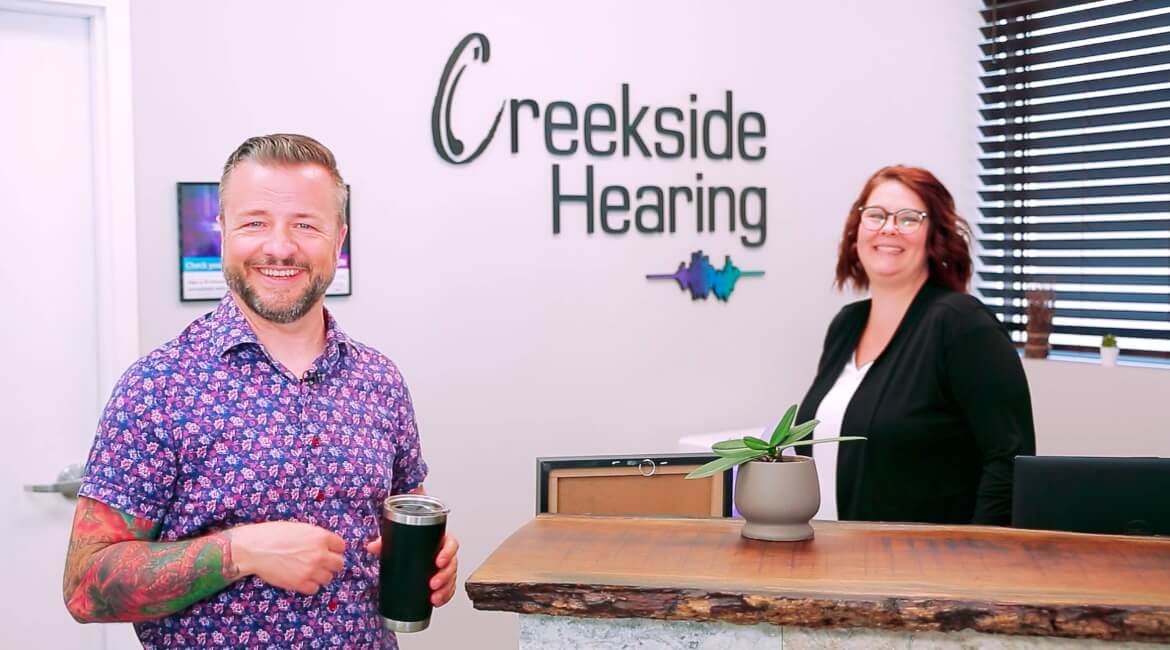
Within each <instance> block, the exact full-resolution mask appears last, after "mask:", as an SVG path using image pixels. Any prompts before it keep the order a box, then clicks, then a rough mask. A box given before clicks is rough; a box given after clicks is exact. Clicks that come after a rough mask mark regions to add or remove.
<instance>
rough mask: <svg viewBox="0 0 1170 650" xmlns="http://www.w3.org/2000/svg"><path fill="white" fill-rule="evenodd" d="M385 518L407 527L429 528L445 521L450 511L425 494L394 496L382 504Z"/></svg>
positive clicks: (440, 502) (441, 503)
mask: <svg viewBox="0 0 1170 650" xmlns="http://www.w3.org/2000/svg"><path fill="white" fill-rule="evenodd" d="M382 506H383V509H384V510H385V512H386V518H387V519H389V520H390V521H393V522H394V523H398V524H406V525H407V526H431V525H434V524H441V523H443V522H445V521H447V513H448V512H451V509H450V508H448V507H447V506H445V505H443V502H442V501H439V500H438V499H436V498H435V497H431V496H426V495H425V494H396V495H394V496H392V497H386V500H385V501H384V502H383V503H382Z"/></svg>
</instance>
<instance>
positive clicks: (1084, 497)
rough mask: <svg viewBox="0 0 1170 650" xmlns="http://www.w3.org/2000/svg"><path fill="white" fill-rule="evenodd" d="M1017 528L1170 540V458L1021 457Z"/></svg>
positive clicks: (1015, 506) (1015, 499)
mask: <svg viewBox="0 0 1170 650" xmlns="http://www.w3.org/2000/svg"><path fill="white" fill-rule="evenodd" d="M1013 485H1014V487H1013V494H1012V526H1013V527H1015V528H1033V529H1042V530H1063V531H1069V532H1076V533H1103V534H1118V535H1170V458H1114V457H1097V456H1019V457H1017V458H1016V462H1015V480H1014V483H1013Z"/></svg>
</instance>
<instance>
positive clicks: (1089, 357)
mask: <svg viewBox="0 0 1170 650" xmlns="http://www.w3.org/2000/svg"><path fill="white" fill-rule="evenodd" d="M1023 354H1024V353H1023V350H1021V351H1020V356H1021V357H1023ZM1028 361H1066V362H1072V363H1084V364H1090V365H1095V366H1100V365H1101V355H1099V354H1096V353H1093V352H1071V351H1068V350H1051V351H1049V353H1048V357H1047V358H1045V359H1028ZM1102 367H1104V366H1102ZM1117 367H1119V368H1156V369H1159V370H1170V359H1153V358H1149V357H1137V356H1127V355H1125V354H1121V355H1119V356H1118V357H1117Z"/></svg>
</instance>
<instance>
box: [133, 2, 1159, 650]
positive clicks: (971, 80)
mask: <svg viewBox="0 0 1170 650" xmlns="http://www.w3.org/2000/svg"><path fill="white" fill-rule="evenodd" d="M132 7H133V16H132V18H133V52H134V76H135V78H134V88H135V110H136V124H135V132H136V137H137V142H138V144H137V151H136V158H137V165H138V178H137V180H138V184H137V188H138V210H139V224H140V233H139V245H140V251H139V269H140V272H141V279H140V286H141V289H140V290H141V304H142V305H143V308H142V314H141V328H142V348H143V350H144V351H145V350H148V349H150V348H152V347H154V346H156V345H158V344H160V343H162V342H163V341H165V340H166V339H168V338H170V337H172V336H174V335H175V333H177V332H178V331H179V330H180V329H181V328H182V327H183V326H184V325H186V324H187V323H188V322H189V321H190V320H192V319H193V318H195V317H197V316H198V315H200V314H202V313H203V312H205V311H207V310H208V309H210V305H208V304H206V303H203V304H180V303H179V300H178V277H177V275H178V269H177V266H178V265H177V259H176V254H177V251H176V248H177V246H176V241H177V227H176V215H175V203H176V201H175V185H174V184H175V182H176V181H194V180H215V179H216V178H217V177H218V175H219V170H220V167H221V165H222V164H223V160H224V159H225V158H226V156H227V154H228V153H229V152H230V151H231V150H232V149H233V148H234V147H235V146H236V145H237V144H238V143H239V142H241V141H242V140H243V139H244V138H246V137H248V136H250V135H255V134H260V133H270V132H276V131H297V132H303V133H307V134H310V135H313V136H315V137H317V138H319V139H321V140H322V141H323V142H325V143H326V144H327V145H329V146H330V147H331V148H332V149H333V150H334V151H335V152H336V154H337V155H338V158H339V161H340V165H341V171H342V173H343V174H344V175H345V177H346V179H347V180H348V181H349V182H350V183H351V184H352V186H353V191H354V198H353V206H352V207H353V243H352V247H353V264H354V292H355V293H354V295H353V296H352V297H349V298H341V299H331V301H330V308H331V309H333V310H334V311H335V312H336V313H337V314H338V316H339V318H340V320H341V323H342V324H343V326H344V327H345V328H346V329H347V330H348V331H349V332H350V333H351V334H353V335H354V336H356V337H357V338H359V339H360V340H363V341H365V342H367V343H369V344H372V345H374V346H376V347H378V348H380V349H382V350H383V351H385V352H386V353H387V354H389V355H390V356H391V357H392V358H394V359H395V360H396V361H397V362H398V364H399V365H400V366H401V368H402V369H403V371H404V373H405V375H406V378H407V380H408V383H409V385H410V387H411V389H412V391H413V394H414V398H415V403H416V407H417V410H418V417H419V423H420V427H421V430H422V435H423V444H424V451H425V453H426V455H427V458H428V459H429V461H430V462H431V465H432V475H431V477H430V478H429V479H428V481H427V485H428V489H429V490H430V491H431V492H432V493H433V494H435V495H438V496H439V497H441V498H443V499H445V500H447V501H449V502H450V504H451V505H452V507H453V515H452V521H451V526H452V530H453V532H455V533H457V534H458V535H459V536H460V537H461V538H462V540H463V544H464V550H463V553H462V567H463V570H462V575H463V576H464V577H466V576H467V575H469V574H470V573H471V571H472V570H473V569H474V568H475V567H476V566H478V565H479V564H480V563H481V562H482V561H483V559H484V558H485V557H486V555H487V554H488V553H489V552H490V551H491V550H492V549H493V548H495V547H496V546H497V545H498V544H499V543H500V542H501V541H502V540H503V539H504V537H506V536H507V535H508V534H509V533H510V532H511V531H513V530H514V529H515V528H516V527H518V526H519V525H521V524H522V523H523V522H525V521H526V520H527V519H529V518H530V517H531V514H532V511H533V508H534V503H533V501H534V485H533V483H534V477H533V474H534V462H533V459H534V458H535V457H536V456H547V455H566V454H590V453H646V452H655V451H670V450H673V449H674V448H675V442H676V439H677V438H678V437H679V436H681V435H685V434H692V433H699V432H704V431H713V430H723V429H732V428H736V427H743V426H750V425H755V424H757V423H761V422H766V421H769V420H771V419H774V418H776V417H778V415H779V414H780V413H781V412H782V411H783V409H784V408H785V407H786V406H787V405H788V404H789V403H792V402H795V401H797V400H799V399H800V398H801V397H802V396H803V393H804V391H805V389H806V388H807V386H808V384H809V383H810V381H811V379H812V373H813V369H814V366H815V363H816V358H817V355H818V354H819V351H820V345H821V341H822V337H823V333H824V328H825V326H826V325H827V323H828V321H829V319H830V317H831V316H832V314H833V313H834V312H835V311H836V310H837V309H838V308H839V306H840V305H841V304H842V303H843V302H845V300H846V299H847V297H845V296H841V295H839V294H836V293H835V292H833V291H832V290H831V288H830V282H831V277H832V271H833V266H834V262H835V256H836V244H837V241H838V237H839V234H840V227H841V223H842V221H843V218H844V213H845V211H846V210H847V209H848V207H849V205H850V203H851V202H852V200H853V198H854V196H855V193H856V192H857V191H858V190H859V188H860V185H861V183H862V182H863V181H864V179H865V178H866V177H867V176H868V175H869V174H870V173H871V172H873V171H874V170H875V169H876V168H878V167H879V166H881V165H883V164H887V163H891V162H904V163H908V164H917V165H923V166H926V167H929V168H931V169H932V170H934V171H935V172H936V173H937V174H938V175H939V176H940V178H942V179H943V181H944V182H945V183H947V184H948V186H949V187H950V188H951V189H952V191H953V192H954V193H955V195H956V196H957V197H958V199H959V202H960V208H961V209H962V210H963V211H964V212H965V213H966V214H968V215H969V216H973V207H974V196H975V183H976V175H975V174H976V168H977V163H976V155H977V153H976V151H977V150H976V146H975V140H976V129H975V121H976V95H975V93H976V92H977V86H978V84H977V81H976V74H977V72H978V65H977V63H976V60H977V58H978V56H979V52H978V49H977V48H976V43H977V41H978V33H977V27H978V24H979V16H978V13H977V8H978V3H977V2H975V0H963V1H961V2H938V1H937V0H904V1H902V2H882V3H878V2H871V1H869V0H856V1H851V2H845V1H840V2H825V3H803V4H802V5H801V6H799V7H797V6H796V5H794V4H793V3H774V2H767V1H764V0H758V1H754V2H743V3H734V4H717V3H710V2H697V1H692V2H673V3H671V2H642V3H628V2H618V1H617V0H606V1H601V2H593V3H587V4H580V3H578V4H571V5H570V4H560V3H555V4H554V3H543V2H535V1H532V2H508V3H477V2H459V3H435V4H434V5H428V6H422V5H420V4H419V3H415V4H408V5H404V4H401V3H372V2H356V1H352V2H334V3H320V2H284V1H281V2H278V1H276V0H268V1H258V0H257V1H253V2H248V3H238V2H229V1H227V0H221V1H215V2H200V3H182V4H180V3H155V2H146V1H143V0H139V1H137V2H135V3H134V4H133V5H132ZM473 31H480V32H483V33H485V34H486V35H487V36H488V37H489V38H490V40H491V45H492V59H491V61H490V63H489V64H488V65H486V66H480V67H478V68H475V69H471V70H469V72H468V74H467V76H466V78H465V79H464V80H463V81H462V85H461V86H460V91H459V92H460V95H459V97H460V99H459V104H458V107H457V108H458V111H459V112H458V113H457V114H456V119H457V121H458V124H459V125H460V126H461V128H464V131H463V132H464V133H466V134H468V135H469V136H470V135H471V134H474V133H476V132H478V131H477V129H480V128H482V122H483V119H484V114H487V113H488V111H491V112H494V110H495V109H494V107H495V106H498V105H499V102H500V101H501V100H502V99H505V98H533V99H536V100H537V101H538V102H540V103H541V105H542V106H543V105H545V104H547V103H548V102H550V101H553V100H558V99H563V100H568V101H571V102H573V103H574V104H576V105H577V106H578V107H579V108H580V107H583V106H584V105H586V104H588V103H590V102H594V101H606V102H608V103H611V104H616V103H618V101H619V94H618V93H619V89H620V84H621V83H623V82H625V83H629V84H630V85H631V88H632V94H633V95H634V100H635V102H636V103H643V102H644V103H649V104H651V105H659V104H662V103H670V104H673V105H676V106H686V105H687V96H688V94H689V93H697V94H698V95H699V97H700V102H699V104H700V106H703V107H704V108H706V107H712V106H714V105H716V104H717V102H718V100H719V99H720V97H721V95H722V92H723V91H724V90H727V89H731V90H733V91H734V93H735V99H736V104H737V109H738V110H755V111H759V112H762V113H763V114H764V115H765V117H766V119H767V128H768V135H767V138H766V144H767V146H768V154H767V157H766V159H765V160H763V161H762V162H759V163H744V162H741V161H735V162H733V163H730V164H729V163H726V162H721V163H715V162H711V161H704V160H699V161H691V160H683V161H661V160H653V161H649V162H647V161H643V160H638V159H621V158H611V159H603V160H591V159H588V158H586V157H584V156H583V155H582V154H578V155H576V156H572V157H569V158H565V159H561V160H559V161H554V160H553V157H552V156H550V155H549V154H547V153H546V152H545V151H544V150H543V148H542V147H538V146H535V145H536V142H535V140H536V138H538V137H539V135H540V133H539V130H538V129H536V128H535V127H530V128H528V129H527V130H524V131H523V132H522V134H521V135H522V141H523V143H524V144H523V148H522V150H521V152H520V153H519V154H516V155H513V154H511V153H510V152H509V151H508V149H507V138H508V136H509V132H508V129H507V125H506V124H505V125H502V126H501V133H499V134H497V137H496V141H495V142H494V143H493V145H492V146H491V147H490V148H489V149H488V151H487V152H486V153H485V154H484V155H483V157H482V158H480V159H479V160H477V161H475V162H474V163H472V164H469V165H464V166H458V167H456V166H453V165H450V164H448V163H445V162H443V161H441V160H440V159H439V157H438V156H437V154H436V152H435V150H434V148H433V146H432V144H431V136H430V111H431V107H432V101H433V99H434V96H435V91H436V87H437V85H438V79H439V75H440V73H441V71H442V68H443V65H444V63H445V62H446V60H447V57H448V56H449V54H450V53H451V50H452V48H453V47H454V46H455V44H456V43H457V42H458V41H459V40H460V39H461V38H462V37H463V36H464V35H465V34H467V33H469V32H473ZM469 139H470V138H469ZM553 162H560V163H561V164H562V167H563V169H562V173H563V174H564V175H565V176H564V177H565V179H566V182H567V183H568V188H569V189H570V190H573V191H575V190H577V189H580V188H581V186H582V185H583V183H584V180H583V179H584V166H585V165H586V164H589V163H593V164H594V165H595V174H596V175H597V182H598V183H601V184H608V183H621V184H624V185H628V186H635V187H636V186H638V185H641V184H644V183H649V182H655V183H658V184H679V185H693V184H694V174H695V173H696V172H699V171H701V172H704V173H705V176H706V181H705V182H707V183H710V184H715V183H717V182H723V183H725V184H727V185H732V186H743V185H764V186H766V187H767V188H768V240H767V244H766V245H765V246H763V247H761V248H756V249H749V248H745V247H743V246H742V245H741V244H740V243H739V241H738V239H737V235H733V234H730V233H728V232H719V233H717V234H697V233H695V232H694V230H693V225H688V223H687V222H686V221H683V222H680V229H679V232H678V233H676V234H674V235H669V236H656V237H655V236H637V235H634V234H629V235H625V236H622V237H612V236H611V237H606V236H604V235H602V234H600V233H598V234H595V235H593V236H592V237H587V236H585V234H584V232H583V227H582V225H581V223H582V222H581V216H580V215H581V210H580V208H570V209H569V211H568V213H567V214H568V215H569V216H568V217H567V221H566V230H565V231H564V232H562V233H561V234H560V235H559V236H556V237H554V236H553V235H552V232H551V217H550V205H551V188H550V185H551V181H550V176H551V173H550V167H551V164H552V163H553ZM698 248H702V249H704V251H706V252H707V253H709V254H711V255H712V261H714V262H716V264H717V265H718V263H719V261H720V260H721V259H722V256H723V255H725V254H730V255H732V257H733V259H734V260H735V262H736V263H737V264H738V265H739V266H740V267H741V268H743V269H763V270H765V271H766V272H767V275H766V276H765V277H764V278H762V279H745V280H741V282H740V284H739V285H738V288H737V289H736V290H735V293H734V294H733V296H732V298H731V300H730V302H729V303H726V304H723V303H717V302H716V301H715V300H714V299H709V300H707V301H705V302H704V301H697V302H692V301H691V300H690V299H689V298H688V297H686V296H684V295H683V294H682V293H680V292H679V290H678V289H677V288H676V287H675V286H673V285H672V284H670V283H666V282H663V283H651V282H648V281H646V280H645V279H643V276H644V275H645V274H646V273H652V272H671V271H673V270H674V268H675V266H676V265H677V264H678V262H679V261H682V260H685V259H686V258H687V257H688V255H689V253H690V251H692V250H695V249H698ZM1028 370H1029V375H1030V377H1031V378H1032V380H1033V391H1034V392H1035V395H1036V403H1037V415H1036V420H1037V424H1038V426H1039V428H1040V429H1041V449H1042V451H1046V450H1047V447H1048V444H1049V443H1048V440H1050V439H1054V438H1055V437H1056V436H1063V435H1065V434H1067V435H1069V436H1073V435H1074V433H1075V435H1077V436H1082V435H1084V436H1085V437H1084V438H1077V439H1078V440H1081V439H1085V440H1089V439H1091V438H1092V437H1093V436H1095V435H1098V434H1097V431H1098V430H1099V429H1103V428H1104V429H1107V430H1108V431H1113V432H1115V433H1105V435H1110V436H1117V437H1122V436H1124V435H1126V434H1127V433H1131V434H1134V435H1137V432H1139V431H1140V432H1143V433H1148V434H1149V435H1150V436H1151V439H1153V438H1152V436H1154V434H1160V435H1159V437H1157V438H1156V440H1157V441H1158V442H1159V443H1160V444H1162V445H1163V446H1162V447H1161V451H1162V453H1166V452H1165V446H1164V444H1165V443H1164V436H1165V433H1167V432H1166V430H1165V417H1164V416H1163V415H1162V414H1161V411H1162V410H1161V409H1157V410H1153V409H1152V408H1151V406H1150V403H1151V402H1153V401H1154V400H1152V399H1150V397H1149V394H1148V393H1145V397H1141V396H1142V395H1143V393H1142V390H1148V388H1146V387H1147V386H1150V385H1152V384H1153V383H1155V382H1158V381H1161V382H1162V383H1163V385H1164V382H1165V381H1166V377H1168V376H1170V373H1164V374H1157V372H1158V371H1145V372H1142V371H1132V370H1127V369H1117V370H1116V371H1114V372H1113V373H1112V374H1109V375H1105V374H1103V372H1104V370H1103V369H1101V368H1095V367H1083V368H1081V367H1077V368H1075V369H1068V370H1067V371H1066V369H1065V367H1064V365H1061V366H1060V367H1059V368H1057V367H1056V366H1055V365H1053V366H1052V370H1049V366H1048V365H1044V364H1031V363H1030V364H1029V365H1028ZM1129 373H1134V374H1132V375H1131V374H1129ZM1147 373H1149V374H1147ZM1123 376H1124V377H1131V378H1132V381H1130V380H1128V379H1127V381H1130V383H1129V384H1127V385H1128V386H1129V387H1131V388H1132V391H1130V390H1128V389H1127V390H1126V392H1125V394H1124V395H1117V396H1116V399H1115V401H1113V402H1112V403H1113V404H1118V403H1121V404H1123V405H1124V406H1126V407H1132V409H1133V410H1134V412H1135V413H1136V415H1134V418H1135V419H1134V422H1135V424H1134V428H1133V429H1132V430H1129V429H1128V428H1127V427H1118V426H1112V428H1109V427H1108V426H1107V425H1110V424H1113V423H1112V422H1106V420H1107V419H1108V420H1113V419H1116V418H1118V417H1119V415H1118V413H1119V412H1122V410H1120V409H1116V408H1109V409H1106V408H1099V407H1098V405H1101V404H1104V403H1106V401H1107V400H1106V399H1105V398H1103V397H1102V395H1110V394H1111V393H1110V391H1111V390H1112V388H1113V387H1114V386H1115V385H1116V384H1115V383H1114V382H1116V381H1117V380H1118V378H1119V377H1123ZM1094 382H1097V384H1098V385H1099V390H1097V389H1094V388H1093V386H1094ZM1066 390H1070V391H1072V390H1076V391H1081V392H1082V395H1079V396H1076V397H1073V398H1072V399H1068V398H1066V397H1064V395H1065V392H1064V391H1066ZM1162 394H1163V395H1166V394H1170V391H1167V392H1164V393H1162ZM1110 399H1114V398H1110ZM1127 400H1128V401H1127ZM1078 410H1091V411H1092V415H1091V416H1086V417H1080V416H1078V415H1077V412H1078ZM1140 414H1149V415H1148V417H1147V416H1146V415H1140ZM1092 418H1096V419H1092ZM1089 422H1092V423H1093V425H1092V427H1089V426H1087V424H1088V423H1089ZM1071 439H1072V438H1069V440H1071ZM1133 440H1135V441H1136V440H1141V439H1140V438H1137V437H1135V438H1133ZM1078 444H1079V443H1078ZM1088 444H1089V443H1088V442H1086V443H1085V445H1088ZM1143 446H1144V443H1143V442H1134V443H1133V444H1132V445H1130V446H1129V447H1126V448H1133V449H1135V450H1137V451H1141V448H1143ZM1057 447H1060V448H1061V449H1064V448H1066V447H1065V446H1064V443H1061V444H1060V445H1057V444H1056V443H1055V442H1053V443H1052V448H1053V449H1056V448H1057ZM1074 447H1077V445H1073V444H1072V443H1069V444H1068V445H1067V448H1068V449H1073V448H1074ZM1086 448H1087V447H1086ZM1117 448H1118V449H1120V448H1121V446H1118V447H1117ZM1094 449H1096V448H1094ZM1135 453H1136V452H1135ZM473 630H474V634H475V639H476V642H477V643H478V644H480V645H481V646H482V647H488V648H507V647H514V644H515V634H516V632H515V622H514V618H513V617H511V616H508V615H502V614H492V613H479V612H474V611H473V610H472V609H471V608H470V605H469V603H468V601H467V599H466V597H465V596H464V595H463V593H462V591H460V593H459V595H458V596H457V599H456V601H455V602H454V603H453V604H452V605H451V606H450V607H449V608H447V609H445V610H443V611H442V612H441V613H439V614H438V615H437V619H436V623H435V626H434V628H433V629H432V630H431V631H428V632H427V633H425V634H423V635H419V636H417V637H409V638H408V639H406V641H405V643H404V645H405V646H406V647H408V648H449V647H460V646H461V643H462V642H466V640H467V639H468V638H469V636H468V635H469V634H471V633H472V631H473Z"/></svg>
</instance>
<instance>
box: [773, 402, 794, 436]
mask: <svg viewBox="0 0 1170 650" xmlns="http://www.w3.org/2000/svg"><path fill="white" fill-rule="evenodd" d="M794 420H796V405H795V404H793V405H792V406H789V407H788V410H787V411H785V412H784V417H782V418H780V424H777V425H776V430H775V431H773V432H772V446H776V445H778V444H780V442H781V441H782V440H784V438H785V437H786V436H787V435H788V430H789V428H791V427H792V422H793V421H794Z"/></svg>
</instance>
